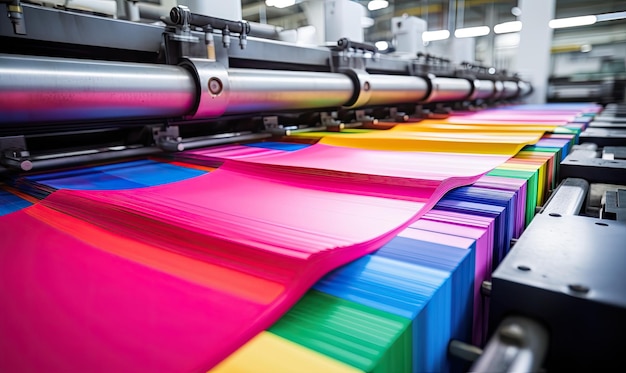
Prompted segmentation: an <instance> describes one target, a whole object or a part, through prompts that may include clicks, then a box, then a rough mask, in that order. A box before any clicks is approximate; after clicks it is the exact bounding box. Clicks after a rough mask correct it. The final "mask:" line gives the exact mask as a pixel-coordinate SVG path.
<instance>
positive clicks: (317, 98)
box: [225, 69, 354, 114]
mask: <svg viewBox="0 0 626 373" xmlns="http://www.w3.org/2000/svg"><path fill="white" fill-rule="evenodd" d="M228 79H229V84H230V92H229V93H228V94H229V100H228V107H227V108H226V112H225V113H226V114H244V113H257V112H271V111H279V110H304V109H316V108H327V107H339V106H342V105H344V104H345V103H346V102H348V101H349V100H350V97H352V95H353V92H354V86H353V83H352V81H351V80H350V78H349V77H347V76H346V75H343V74H337V73H318V72H293V71H279V70H276V71H274V70H251V69H229V70H228Z"/></svg>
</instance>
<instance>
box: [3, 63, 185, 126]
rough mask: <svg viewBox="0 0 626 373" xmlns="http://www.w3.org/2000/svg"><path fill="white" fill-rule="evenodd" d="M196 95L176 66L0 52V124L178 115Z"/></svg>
mask: <svg viewBox="0 0 626 373" xmlns="http://www.w3.org/2000/svg"><path fill="white" fill-rule="evenodd" d="M195 98H196V85H195V82H194V80H193V78H192V75H191V74H190V73H189V72H188V71H187V70H185V69H184V68H182V67H178V66H168V65H152V64H139V63H122V62H109V61H107V62H104V61H88V60H77V59H61V58H47V57H27V56H13V55H0V125H2V124H7V123H33V122H62V121H78V120H81V121H90V120H110V119H122V118H124V119H134V118H156V117H180V116H183V115H185V114H187V113H189V112H190V111H192V110H193V109H194V104H195V101H196V99H195Z"/></svg>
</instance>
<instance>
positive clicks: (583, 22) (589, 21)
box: [548, 16, 597, 28]
mask: <svg viewBox="0 0 626 373" xmlns="http://www.w3.org/2000/svg"><path fill="white" fill-rule="evenodd" d="M596 21H597V18H596V16H582V17H570V18H558V19H553V20H552V21H550V22H548V26H550V28H565V27H576V26H587V25H593V24H594V23H596Z"/></svg>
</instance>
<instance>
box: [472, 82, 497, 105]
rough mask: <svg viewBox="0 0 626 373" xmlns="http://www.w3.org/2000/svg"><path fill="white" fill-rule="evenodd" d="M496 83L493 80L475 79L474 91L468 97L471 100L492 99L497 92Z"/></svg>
mask: <svg viewBox="0 0 626 373" xmlns="http://www.w3.org/2000/svg"><path fill="white" fill-rule="evenodd" d="M495 89H496V87H495V84H494V82H493V81H491V80H481V79H476V80H474V92H472V95H471V96H470V97H469V98H468V100H470V101H474V100H487V99H490V98H491V97H492V96H493V94H494V92H495Z"/></svg>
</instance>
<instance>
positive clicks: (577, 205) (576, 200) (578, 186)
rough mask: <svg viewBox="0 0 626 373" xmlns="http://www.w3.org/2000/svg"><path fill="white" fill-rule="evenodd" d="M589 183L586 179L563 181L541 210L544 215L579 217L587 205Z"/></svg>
mask: <svg viewBox="0 0 626 373" xmlns="http://www.w3.org/2000/svg"><path fill="white" fill-rule="evenodd" d="M588 191H589V183H588V182H587V181H586V180H584V179H578V178H573V177H572V178H568V179H565V180H563V182H562V183H561V184H560V185H559V187H558V188H557V189H556V191H555V192H554V193H553V194H552V196H550V199H549V200H548V201H547V202H546V204H545V206H544V207H543V209H542V210H541V212H540V213H542V214H559V215H578V214H580V212H581V210H582V207H583V205H584V204H585V201H586V198H587V193H588Z"/></svg>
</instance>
